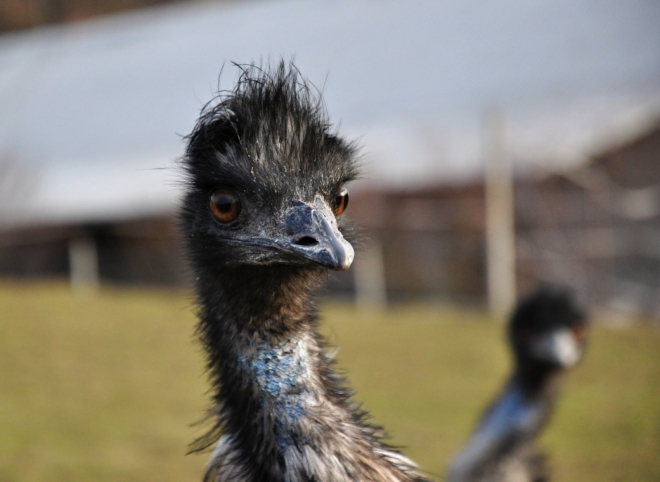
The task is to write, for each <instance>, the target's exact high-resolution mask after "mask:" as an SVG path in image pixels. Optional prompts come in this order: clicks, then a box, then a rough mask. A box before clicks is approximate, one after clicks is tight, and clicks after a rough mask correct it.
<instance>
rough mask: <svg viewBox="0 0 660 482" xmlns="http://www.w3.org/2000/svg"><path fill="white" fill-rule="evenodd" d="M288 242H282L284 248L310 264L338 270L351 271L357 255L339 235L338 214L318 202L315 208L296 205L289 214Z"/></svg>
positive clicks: (300, 203)
mask: <svg viewBox="0 0 660 482" xmlns="http://www.w3.org/2000/svg"><path fill="white" fill-rule="evenodd" d="M285 223H286V234H287V238H286V239H283V240H281V241H279V242H278V244H279V245H280V247H281V248H284V249H285V250H287V251H289V252H291V253H292V254H295V255H298V256H300V257H302V258H304V259H306V260H308V261H312V262H313V263H316V264H319V265H321V266H324V267H326V268H331V269H334V270H342V271H344V270H347V269H348V268H349V267H350V266H351V263H352V262H353V258H354V256H355V252H354V250H353V246H351V244H350V243H349V242H348V241H346V240H345V239H344V236H342V234H341V233H340V232H339V228H338V227H337V221H336V219H335V216H334V214H333V213H332V212H331V211H330V210H329V209H328V207H327V206H326V205H325V203H324V202H323V201H322V200H321V199H320V198H317V199H316V203H315V206H309V205H307V204H305V203H302V202H300V201H294V203H293V205H292V207H291V209H290V210H289V212H288V213H287V214H286V219H285Z"/></svg>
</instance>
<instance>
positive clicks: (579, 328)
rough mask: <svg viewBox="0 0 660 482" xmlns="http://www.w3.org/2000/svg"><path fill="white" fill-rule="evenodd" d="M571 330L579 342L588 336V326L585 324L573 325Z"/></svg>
mask: <svg viewBox="0 0 660 482" xmlns="http://www.w3.org/2000/svg"><path fill="white" fill-rule="evenodd" d="M571 331H572V332H573V337H574V338H575V339H576V340H577V341H579V342H583V341H584V339H585V338H586V337H587V327H586V326H584V325H573V326H572V327H571Z"/></svg>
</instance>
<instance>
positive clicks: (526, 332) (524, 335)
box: [516, 326, 532, 343]
mask: <svg viewBox="0 0 660 482" xmlns="http://www.w3.org/2000/svg"><path fill="white" fill-rule="evenodd" d="M531 337H532V331H531V330H530V329H529V328H527V327H526V326H521V327H520V328H518V329H517V330H516V338H517V339H518V341H520V342H523V343H524V342H526V341H529V339H530V338H531Z"/></svg>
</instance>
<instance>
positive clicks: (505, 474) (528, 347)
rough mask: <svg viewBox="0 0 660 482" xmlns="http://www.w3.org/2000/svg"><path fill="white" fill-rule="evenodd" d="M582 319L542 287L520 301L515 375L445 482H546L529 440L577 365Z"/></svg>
mask: <svg viewBox="0 0 660 482" xmlns="http://www.w3.org/2000/svg"><path fill="white" fill-rule="evenodd" d="M586 323H587V319H586V316H585V314H584V313H583V312H582V311H581V309H580V308H578V307H577V305H576V304H575V301H574V300H573V299H572V297H571V294H570V293H569V292H568V291H566V290H563V289H558V288H553V287H543V288H541V289H539V290H538V291H536V292H535V293H533V294H532V295H530V296H528V297H527V298H525V299H523V300H522V301H521V302H520V303H519V304H518V306H517V307H516V309H515V311H514V313H513V316H512V318H511V322H510V323H509V326H508V335H509V342H510V345H511V349H512V352H513V355H514V359H515V370H514V373H513V375H512V376H511V378H510V379H509V381H508V382H507V383H506V385H505V386H504V389H503V390H502V392H501V393H500V395H498V396H497V397H496V398H495V400H494V401H493V402H492V403H491V404H490V405H489V406H488V408H487V409H486V410H485V411H484V413H483V415H482V417H481V420H480V421H479V424H478V425H477V428H476V429H475V431H474V433H473V434H472V437H471V438H470V440H469V441H468V442H467V443H466V445H465V446H464V447H463V448H462V450H461V452H459V453H458V454H457V456H456V457H455V458H454V460H453V461H452V464H451V466H450V468H449V472H448V477H447V480H448V481H449V482H546V481H547V480H548V478H549V475H548V469H547V467H546V464H545V458H544V456H543V455H542V454H541V453H539V452H538V451H537V450H536V448H535V446H534V440H535V438H536V437H537V435H538V434H539V432H540V431H541V430H542V428H543V426H544V425H545V424H546V422H547V421H548V418H549V417H550V414H551V411H552V407H553V406H554V403H555V401H556V399H557V396H558V389H559V383H560V381H561V380H560V379H561V375H562V374H563V372H565V371H566V370H567V369H568V368H570V367H572V366H573V365H574V364H575V363H577V362H578V361H579V359H580V357H581V355H582V351H583V349H584V344H585V334H586Z"/></svg>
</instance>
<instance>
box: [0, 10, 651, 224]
mask: <svg viewBox="0 0 660 482" xmlns="http://www.w3.org/2000/svg"><path fill="white" fill-rule="evenodd" d="M658 25H660V3H658V2H657V1H655V0H637V1H631V2H620V1H618V0H538V1H535V2H525V1H523V0H500V1H499V2H464V1H461V0H445V1H437V0H413V1H410V0H385V1H383V0H360V1H356V0H336V1H333V2H328V1H321V0H313V1H305V2H303V1H296V0H288V1H273V2H245V3H234V4H227V3H219V4H215V3H211V2H201V3H187V4H181V5H174V6H167V7H158V8H151V9H147V10H142V11H137V12H133V13H128V14H121V15H115V16H111V17H106V18H102V19H99V20H94V21H89V22H85V23H80V24H75V25H64V26H55V27H48V28H41V29H38V30H33V31H29V32H25V33H19V34H10V35H4V36H1V37H0V105H2V109H1V110H0V159H1V160H4V161H8V162H11V163H12V165H13V171H12V172H14V175H15V177H17V178H19V179H22V182H20V183H19V184H14V183H13V181H11V182H12V186H14V188H13V189H11V191H12V192H11V195H9V194H7V193H8V192H9V191H8V190H7V189H3V190H4V195H3V194H2V193H0V204H2V206H4V207H2V208H0V223H1V222H4V223H7V222H44V221H57V222H59V221H62V220H85V219H97V218H107V217H110V218H112V217H117V216H124V217H130V216H134V215H139V214H145V213H151V212H165V211H171V210H172V209H173V208H174V206H175V205H176V200H177V196H178V194H179V192H180V189H179V185H178V181H177V178H178V173H177V172H176V168H175V163H174V160H175V159H176V158H177V157H178V156H180V155H181V153H182V151H183V142H182V141H181V138H180V136H179V135H180V134H186V133H188V132H189V131H190V130H191V128H192V126H193V123H194V121H195V119H196V117H197V114H198V112H199V109H200V108H201V106H202V105H203V104H204V103H205V102H206V101H207V100H209V99H210V98H211V96H212V95H213V93H214V92H215V90H216V88H217V87H218V85H219V86H220V87H221V88H227V87H230V86H231V84H232V83H233V82H234V80H235V77H236V74H237V71H236V69H235V68H233V67H232V66H231V65H230V64H229V62H230V61H235V62H239V63H248V62H252V61H257V62H259V61H262V60H263V61H268V60H269V59H270V60H277V59H279V58H280V57H283V58H285V59H289V58H295V60H296V63H297V65H298V66H299V68H300V69H301V71H302V72H303V73H304V74H305V75H306V76H307V77H309V78H310V79H311V80H312V81H313V82H314V83H316V84H317V85H319V86H321V87H322V89H323V92H324V97H325V99H326V103H327V106H328V110H329V113H330V116H331V119H332V120H333V121H334V122H336V123H339V124H340V131H341V132H343V133H345V134H347V135H348V136H349V137H353V138H359V139H360V142H361V143H362V145H363V146H364V153H365V164H366V169H367V173H366V176H367V178H368V179H371V182H374V183H379V184H381V185H384V186H389V187H401V186H411V185H415V184H417V183H429V182H442V181H447V182H454V181H457V180H461V179H466V178H470V177H474V176H476V175H479V173H480V169H481V163H480V160H479V158H480V136H481V133H480V125H481V118H482V115H483V112H484V111H485V110H487V109H488V108H490V107H492V106H497V107H498V108H500V109H501V110H502V112H503V113H504V115H505V116H506V118H507V119H508V122H509V139H510V145H511V150H512V153H513V155H514V158H515V159H516V162H517V163H518V165H519V166H525V165H527V166H529V165H534V166H538V165H543V166H545V167H546V168H549V169H559V168H562V167H564V166H570V165H572V164H574V163H576V162H580V160H583V159H584V158H585V156H588V155H589V154H590V153H592V152H593V151H594V150H599V149H601V148H603V147H604V146H606V145H607V144H610V143H613V142H617V141H618V140H620V139H624V138H626V137H627V136H629V135H631V134H634V133H635V132H637V131H638V130H639V129H640V128H643V126H644V125H645V124H646V123H648V122H649V121H650V120H652V119H654V118H655V117H656V116H657V115H658V112H660V48H658V46H660V29H659V28H658ZM223 65H224V66H225V68H224V73H223V75H222V77H221V78H220V79H219V72H220V70H221V68H222V66H223ZM159 168H165V169H159ZM12 179H13V178H12ZM2 182H3V181H1V180H0V189H2V186H3V184H2ZM7 182H9V181H6V180H5V181H4V183H5V185H6V184H7ZM17 185H20V186H23V187H22V188H20V189H17V188H16V186H17ZM5 187H6V186H5ZM3 198H10V201H11V202H4V201H3Z"/></svg>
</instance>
